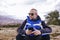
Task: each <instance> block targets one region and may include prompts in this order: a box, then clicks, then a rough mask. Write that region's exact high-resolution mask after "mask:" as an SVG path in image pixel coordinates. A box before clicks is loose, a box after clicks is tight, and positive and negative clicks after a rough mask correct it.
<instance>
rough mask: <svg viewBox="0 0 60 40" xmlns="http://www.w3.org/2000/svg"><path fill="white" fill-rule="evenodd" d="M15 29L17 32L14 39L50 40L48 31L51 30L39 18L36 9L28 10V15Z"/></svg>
mask: <svg viewBox="0 0 60 40" xmlns="http://www.w3.org/2000/svg"><path fill="white" fill-rule="evenodd" d="M17 31H18V33H19V34H18V35H17V36H16V40H25V39H26V40H50V36H49V33H51V32H52V30H51V28H50V27H48V26H47V25H46V24H45V23H44V22H43V21H42V20H41V19H40V17H39V16H38V13H37V10H36V9H31V10H30V12H29V16H27V19H26V20H25V21H24V22H23V24H22V25H21V26H20V27H19V28H18V30H17ZM23 36H24V37H23ZM23 38H24V39H23Z"/></svg>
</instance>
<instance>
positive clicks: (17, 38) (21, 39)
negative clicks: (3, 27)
mask: <svg viewBox="0 0 60 40" xmlns="http://www.w3.org/2000/svg"><path fill="white" fill-rule="evenodd" d="M16 40H24V37H23V36H21V35H20V34H18V35H17V36H16Z"/></svg>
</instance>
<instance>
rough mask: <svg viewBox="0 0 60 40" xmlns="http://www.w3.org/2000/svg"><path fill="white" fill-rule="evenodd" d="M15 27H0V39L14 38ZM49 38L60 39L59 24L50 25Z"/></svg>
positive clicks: (12, 39) (13, 39) (9, 39)
mask: <svg viewBox="0 0 60 40" xmlns="http://www.w3.org/2000/svg"><path fill="white" fill-rule="evenodd" d="M16 30H17V27H15V28H0V40H16V39H15V37H16V35H17V31H16ZM52 30H53V31H52V33H51V40H60V26H53V25H52Z"/></svg>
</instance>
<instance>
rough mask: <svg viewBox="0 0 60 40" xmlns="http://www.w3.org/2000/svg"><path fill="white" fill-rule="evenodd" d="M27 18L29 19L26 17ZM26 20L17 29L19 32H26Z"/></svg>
mask: <svg viewBox="0 0 60 40" xmlns="http://www.w3.org/2000/svg"><path fill="white" fill-rule="evenodd" d="M26 20H27V19H26ZM26 20H25V21H24V22H23V23H22V24H21V25H20V27H19V28H18V29H17V32H18V34H24V33H25V31H24V30H23V28H24V26H25V24H26Z"/></svg>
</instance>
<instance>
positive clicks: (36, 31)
mask: <svg viewBox="0 0 60 40" xmlns="http://www.w3.org/2000/svg"><path fill="white" fill-rule="evenodd" d="M32 33H34V35H40V34H41V32H40V30H37V29H35V31H33V32H32Z"/></svg>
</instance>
